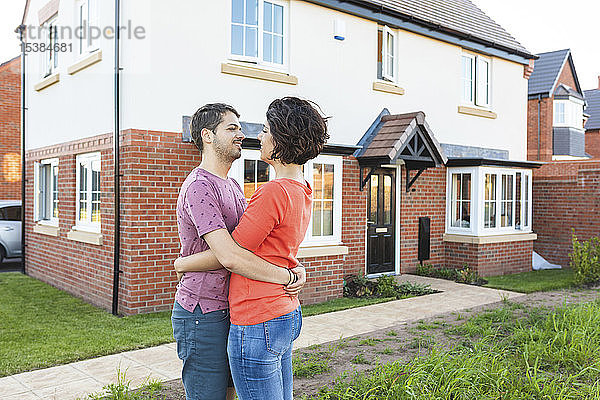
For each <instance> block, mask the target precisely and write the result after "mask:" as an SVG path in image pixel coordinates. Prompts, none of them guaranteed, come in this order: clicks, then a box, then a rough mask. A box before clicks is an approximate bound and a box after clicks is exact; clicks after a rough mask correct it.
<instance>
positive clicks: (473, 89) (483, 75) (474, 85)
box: [461, 54, 491, 107]
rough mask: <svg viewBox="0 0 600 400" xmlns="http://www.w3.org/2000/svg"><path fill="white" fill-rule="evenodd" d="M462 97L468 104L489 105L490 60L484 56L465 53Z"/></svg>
mask: <svg viewBox="0 0 600 400" xmlns="http://www.w3.org/2000/svg"><path fill="white" fill-rule="evenodd" d="M461 74H462V76H461V83H462V99H463V101H464V102H466V103H468V104H474V105H477V106H481V107H489V106H490V103H491V98H490V82H491V73H490V60H489V59H488V58H485V57H482V56H476V55H472V54H463V55H462V59H461Z"/></svg>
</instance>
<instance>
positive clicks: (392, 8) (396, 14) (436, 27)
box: [304, 0, 537, 64]
mask: <svg viewBox="0 0 600 400" xmlns="http://www.w3.org/2000/svg"><path fill="white" fill-rule="evenodd" d="M304 1H306V2H309V3H313V4H317V5H320V6H323V7H327V8H331V9H334V10H337V11H341V12H344V13H347V14H351V15H355V16H357V17H361V18H365V19H368V20H371V21H375V22H377V23H380V24H382V25H388V26H390V27H393V28H398V29H403V30H407V31H410V32H413V33H417V34H420V35H423V36H427V37H430V38H433V39H438V40H441V41H444V42H447V43H451V44H454V45H457V46H461V47H464V48H467V49H469V50H473V51H476V52H481V53H484V54H489V55H493V56H496V57H500V58H504V59H507V60H511V61H514V62H518V63H520V64H528V63H529V60H530V59H536V58H537V56H535V55H533V54H531V52H529V51H528V50H527V49H525V48H524V47H523V46H522V45H521V44H520V43H519V42H517V41H516V40H515V39H514V38H513V37H512V36H510V35H509V34H508V32H506V31H505V30H504V29H503V28H502V27H501V26H500V25H498V24H496V23H495V22H494V21H493V20H492V19H491V18H489V17H488V16H487V15H485V14H484V13H483V12H482V11H481V10H479V9H478V8H477V7H475V5H473V3H471V2H470V1H469V0H454V1H450V2H448V1H443V0H304ZM451 3H452V4H451ZM455 3H456V4H455ZM454 6H462V7H463V8H464V10H466V12H465V15H460V16H457V14H456V12H454V13H452V12H450V11H449V10H451V9H453V8H452V7H454Z"/></svg>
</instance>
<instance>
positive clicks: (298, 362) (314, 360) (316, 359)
mask: <svg viewBox="0 0 600 400" xmlns="http://www.w3.org/2000/svg"><path fill="white" fill-rule="evenodd" d="M311 347H312V348H313V349H320V348H321V346H320V345H319V347H313V346H310V347H309V349H310V348H311ZM344 347H346V340H343V339H342V340H340V341H339V342H337V343H333V344H330V345H329V347H328V348H327V350H325V351H320V352H319V353H318V354H314V353H313V354H306V353H300V354H298V355H296V356H294V357H293V358H292V370H293V373H294V376H295V377H296V378H312V377H313V376H315V375H320V374H323V373H325V372H328V371H329V370H330V366H329V362H330V361H331V359H332V358H333V357H335V354H336V353H337V352H338V350H339V349H342V348H344Z"/></svg>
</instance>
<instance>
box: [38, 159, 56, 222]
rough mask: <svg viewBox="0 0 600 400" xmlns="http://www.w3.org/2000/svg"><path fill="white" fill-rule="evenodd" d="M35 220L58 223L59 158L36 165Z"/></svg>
mask: <svg viewBox="0 0 600 400" xmlns="http://www.w3.org/2000/svg"><path fill="white" fill-rule="evenodd" d="M34 183H35V188H36V196H35V199H34V201H35V220H36V221H43V222H46V223H49V224H52V225H58V159H57V158H53V159H50V160H43V161H41V162H39V163H36V165H35V176H34Z"/></svg>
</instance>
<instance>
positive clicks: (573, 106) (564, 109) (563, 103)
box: [553, 98, 584, 129]
mask: <svg viewBox="0 0 600 400" xmlns="http://www.w3.org/2000/svg"><path fill="white" fill-rule="evenodd" d="M583 105H584V103H583V101H582V100H579V99H574V98H571V99H569V100H566V99H564V100H563V99H561V100H556V99H555V100H554V121H553V122H554V123H553V126H556V127H570V128H577V129H583Z"/></svg>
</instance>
